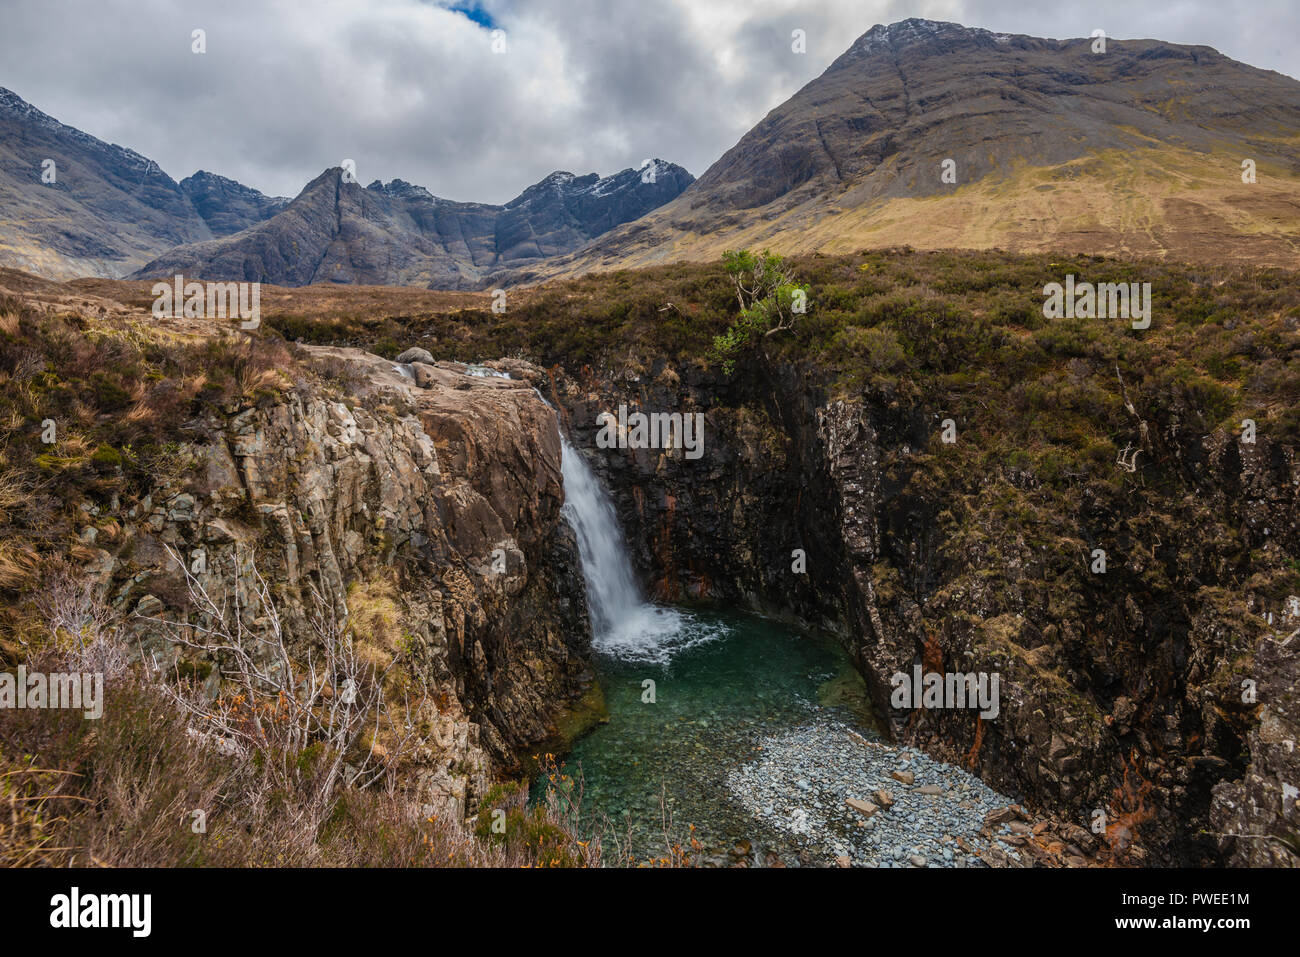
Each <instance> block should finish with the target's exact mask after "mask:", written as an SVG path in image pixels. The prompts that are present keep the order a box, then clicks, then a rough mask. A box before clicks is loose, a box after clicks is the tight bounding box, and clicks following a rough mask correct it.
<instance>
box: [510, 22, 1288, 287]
mask: <svg viewBox="0 0 1300 957" xmlns="http://www.w3.org/2000/svg"><path fill="white" fill-rule="evenodd" d="M1106 43H1107V45H1106V52H1104V53H1094V52H1093V49H1092V47H1093V41H1092V40H1090V39H1087V38H1084V39H1074V40H1063V41H1062V40H1051V39H1041V38H1036V37H1029V36H1016V35H1007V34H995V33H991V32H989V31H987V30H981V29H974V28H967V27H963V26H961V25H959V24H953V23H938V22H934V21H928V20H917V19H912V20H904V21H902V22H900V23H895V24H892V25H890V26H881V25H877V26H875V27H872V29H871V30H870V31H868V32H867V33H866V34H864V35H863V36H862V37H860V38H859V39H858V40H857V41H856V42H855V43H854V44H853V45H852V46H851V47H850V48H849V49H848V50H847V51H846V52H845V53H844V54H842V55H841V56H840V57H839V58H838V59H836V60H835V61H834V62H833V63H832V64H831V65H830V66H829V67H828V68H827V70H826V71H825V72H824V73H823V74H822V75H821V76H820V77H818V78H817V79H815V80H813V81H811V82H810V83H808V84H807V85H806V86H805V87H803V88H802V89H801V90H799V91H798V92H797V93H796V94H795V95H794V96H793V97H791V98H790V99H789V100H787V101H786V102H785V103H783V104H782V105H781V106H779V107H777V108H776V109H774V110H772V111H771V112H770V113H769V114H768V115H767V116H766V117H765V118H764V119H763V120H761V121H760V122H759V123H758V124H757V125H756V126H755V127H754V128H753V129H752V130H751V131H750V132H749V133H747V134H746V135H745V136H744V137H742V138H741V140H740V141H739V142H738V143H737V144H736V145H735V146H734V147H732V148H731V149H730V150H728V151H727V152H726V153H725V154H724V155H723V156H722V157H721V158H720V159H719V160H718V161H717V162H716V163H714V164H713V166H711V167H710V168H709V169H708V170H707V171H705V172H704V173H703V174H702V175H701V176H700V178H699V179H698V180H697V181H696V183H695V184H694V185H693V186H692V187H691V188H690V189H689V190H687V191H686V192H685V193H684V194H683V195H682V196H681V197H679V198H678V199H677V200H676V201H674V202H672V203H669V204H667V205H665V206H664V207H663V208H662V209H659V210H656V211H655V212H653V213H651V214H650V215H649V216H647V217H646V218H645V219H643V220H641V221H638V222H636V223H632V224H629V225H626V226H623V227H620V228H619V229H616V230H613V231H611V232H610V233H609V234H608V235H606V236H604V237H602V238H601V239H600V240H598V241H597V242H595V243H593V244H592V245H591V246H590V247H589V248H587V249H584V250H582V251H581V252H580V253H579V254H576V255H573V256H570V257H566V258H565V259H562V260H559V261H556V262H553V263H547V264H545V269H534V270H531V271H518V272H516V273H515V274H513V275H512V276H511V277H510V278H511V279H513V280H514V281H525V280H535V279H539V278H546V277H548V276H553V275H572V274H578V273H582V272H585V271H588V270H591V269H607V268H623V267H629V266H631V267H635V266H641V265H649V264H653V263H658V262H670V261H674V260H682V259H692V260H701V259H709V258H713V257H716V256H717V255H719V254H720V253H721V251H723V250H724V249H727V248H735V247H740V246H759V245H770V246H772V247H773V248H775V249H779V250H781V251H783V252H810V251H814V250H819V251H823V252H827V253H833V252H850V251H854V250H857V249H860V248H863V247H871V246H887V245H901V244H911V245H914V246H918V247H922V248H945V247H968V248H990V247H1004V248H1010V249H1021V250H1044V249H1066V250H1075V251H1082V252H1095V253H1110V254H1116V255H1154V256H1172V257H1175V258H1178V259H1187V260H1202V261H1205V260H1221V259H1223V258H1225V257H1226V258H1230V259H1240V260H1248V261H1256V262H1268V263H1278V264H1289V263H1294V262H1295V261H1296V260H1297V257H1298V256H1300V199H1298V198H1297V197H1300V162H1297V160H1296V158H1295V157H1296V148H1297V146H1300V82H1297V81H1296V80H1294V79H1292V78H1290V77H1287V76H1283V75H1282V74H1279V73H1275V72H1272V71H1267V70H1260V69H1256V68H1254V67H1250V66H1247V65H1245V64H1242V63H1238V62H1237V61H1235V60H1232V59H1230V58H1228V57H1226V56H1224V55H1222V54H1220V53H1218V52H1216V51H1215V50H1213V49H1211V48H1209V47H1204V46H1182V45H1177V44H1171V43H1164V42H1161V41H1157V40H1115V39H1108V40H1107V41H1106ZM1247 158H1249V159H1253V160H1254V161H1255V163H1256V166H1257V182H1255V183H1253V184H1245V183H1243V182H1242V178H1241V173H1242V170H1241V163H1242V160H1243V159H1247ZM946 159H951V160H952V161H953V164H954V165H953V171H954V173H955V179H956V182H955V183H946V182H944V181H943V178H942V166H941V164H942V163H943V161H944V160H946Z"/></svg>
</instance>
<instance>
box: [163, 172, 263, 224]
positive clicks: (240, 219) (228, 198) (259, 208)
mask: <svg viewBox="0 0 1300 957" xmlns="http://www.w3.org/2000/svg"><path fill="white" fill-rule="evenodd" d="M180 186H181V192H183V193H184V194H185V195H186V196H188V197H189V200H190V204H191V205H192V206H193V207H194V211H195V212H197V213H198V214H199V216H201V217H202V218H203V221H204V222H205V223H207V224H208V229H210V230H211V231H212V235H213V236H218V237H220V236H229V235H230V234H231V233H237V232H239V231H240V230H241V229H247V228H248V227H249V226H252V225H254V224H255V223H260V222H262V220H264V219H270V218H271V217H272V216H274V215H275V214H276V213H278V212H280V210H282V209H284V208H285V207H286V206H288V205H289V199H288V197H285V196H266V195H264V194H262V193H260V192H258V191H257V190H255V189H253V188H252V187H251V186H245V185H244V184H243V183H237V182H235V180H233V179H227V178H226V177H225V176H218V175H217V174H216V173H209V172H207V171H205V170H199V171H198V172H197V173H195V174H194V175H193V176H187V177H185V179H183V180H181V183H180Z"/></svg>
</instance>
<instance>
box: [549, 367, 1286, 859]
mask: <svg viewBox="0 0 1300 957" xmlns="http://www.w3.org/2000/svg"><path fill="white" fill-rule="evenodd" d="M556 395H557V398H558V399H559V401H560V403H561V404H562V406H563V408H564V409H565V415H566V427H567V428H568V429H569V430H570V431H571V433H572V435H573V436H574V441H575V445H576V446H577V447H578V448H580V449H581V450H583V451H584V452H585V453H586V454H587V455H588V457H589V459H590V460H591V461H592V463H593V466H594V467H595V468H596V469H597V470H598V472H599V473H600V474H601V475H602V477H603V479H604V480H605V482H606V483H607V484H608V485H609V487H610V488H611V489H612V490H613V491H614V494H615V497H616V500H617V502H618V505H619V512H620V516H621V517H622V519H623V521H624V525H625V528H626V529H627V532H628V539H629V541H630V542H631V543H632V545H633V549H634V551H635V553H636V559H637V561H638V563H639V564H640V566H641V567H642V569H643V570H644V571H645V573H646V575H647V577H648V578H649V580H650V581H651V582H653V583H654V588H655V589H656V591H657V593H658V595H659V597H661V598H665V599H682V598H686V599H690V598H720V599H726V600H733V601H741V602H744V603H746V604H748V605H750V606H752V607H755V608H758V609H762V610H765V611H768V612H772V613H776V614H781V615H785V616H787V617H794V618H798V619H802V620H803V621H805V622H808V623H810V624H813V625H816V626H820V627H823V628H826V629H829V630H831V631H833V632H835V633H836V634H837V635H839V637H840V639H841V640H842V641H843V642H844V644H845V646H846V647H847V648H848V649H849V650H850V651H851V652H852V654H853V655H854V656H855V659H856V660H857V661H858V663H859V667H860V668H861V670H862V672H863V674H864V676H865V677H866V679H867V682H868V686H869V688H870V690H871V692H872V695H873V697H874V699H875V701H876V705H877V709H878V710H879V712H880V713H881V714H882V715H883V716H885V719H886V720H887V722H888V724H889V727H890V731H891V733H892V734H893V736H894V737H895V738H896V739H898V740H901V741H905V742H907V743H910V744H914V745H918V746H921V747H924V748H925V749H926V750H927V751H929V752H930V753H932V754H935V755H936V756H940V757H943V758H946V759H948V760H951V761H954V762H958V763H962V764H964V765H966V766H968V767H971V768H973V769H975V770H976V771H977V772H978V773H980V774H981V775H982V776H983V777H984V778H985V779H986V780H987V781H989V782H990V783H991V784H993V785H994V786H996V787H998V788H999V789H1000V790H1002V791H1003V792H1004V793H1008V794H1012V795H1014V796H1016V797H1018V798H1020V799H1022V800H1024V801H1026V802H1028V803H1029V804H1031V805H1032V806H1034V807H1037V808H1039V809H1042V810H1045V811H1048V812H1051V813H1053V814H1055V815H1057V816H1058V817H1060V818H1061V819H1062V820H1063V821H1065V822H1067V824H1068V825H1069V826H1073V827H1075V828H1084V829H1089V828H1091V826H1092V824H1093V822H1094V821H1095V820H1097V817H1096V815H1097V813H1098V812H1101V813H1104V814H1105V815H1106V817H1105V821H1104V823H1105V834H1104V837H1105V843H1104V845H1103V846H1104V847H1105V851H1104V853H1106V854H1108V855H1110V856H1111V857H1113V858H1114V859H1116V860H1122V861H1125V862H1128V863H1146V864H1189V863H1210V862H1215V861H1226V860H1229V859H1230V860H1233V861H1260V862H1262V861H1266V860H1267V861H1270V862H1278V861H1279V860H1280V859H1281V858H1283V857H1286V855H1287V852H1286V851H1285V850H1284V847H1285V842H1286V841H1292V842H1294V838H1295V825H1294V823H1293V822H1294V814H1295V807H1294V800H1295V796H1294V793H1293V792H1292V791H1289V790H1287V789H1286V787H1285V785H1286V784H1288V783H1290V784H1294V777H1295V764H1294V762H1295V760H1296V759H1295V757H1294V747H1293V746H1294V741H1295V734H1294V731H1295V728H1294V716H1293V715H1290V712H1292V711H1294V702H1293V698H1294V695H1293V692H1292V691H1291V690H1290V682H1291V681H1292V679H1293V678H1294V674H1295V671H1296V668H1297V655H1296V651H1295V649H1294V648H1292V647H1291V646H1293V645H1295V644H1296V641H1295V640H1292V641H1291V642H1290V643H1289V644H1287V643H1285V642H1283V641H1281V640H1280V639H1281V638H1282V637H1284V636H1285V635H1286V634H1289V633H1290V632H1292V631H1294V629H1295V627H1296V624H1297V623H1300V619H1296V618H1294V617H1290V616H1293V614H1294V611H1293V610H1292V609H1291V608H1290V606H1287V605H1286V601H1285V600H1283V599H1279V598H1278V597H1277V594H1276V589H1273V588H1270V584H1269V583H1270V573H1269V572H1267V571H1266V569H1267V568H1269V567H1277V566H1280V565H1283V564H1284V563H1285V561H1286V556H1288V555H1290V556H1294V555H1296V554H1297V550H1298V549H1300V541H1297V539H1296V534H1297V532H1296V529H1297V527H1298V526H1297V521H1296V520H1297V507H1298V505H1300V501H1298V497H1297V492H1296V490H1297V487H1298V486H1300V458H1298V457H1297V451H1296V449H1295V448H1293V447H1290V446H1285V445H1280V444H1278V443H1277V442H1275V441H1271V440H1269V439H1267V438H1262V437H1261V438H1260V440H1259V442H1258V444H1256V445H1254V446H1244V445H1241V444H1240V443H1239V442H1238V441H1237V440H1236V439H1235V438H1234V437H1233V436H1231V435H1228V434H1223V433H1215V434H1211V435H1203V436H1202V435H1196V434H1194V430H1191V429H1188V428H1186V425H1185V422H1180V421H1178V419H1177V417H1176V416H1174V417H1172V418H1171V419H1169V420H1166V421H1161V422H1158V423H1152V425H1153V428H1154V435H1153V443H1155V444H1156V445H1157V446H1159V447H1160V449H1161V450H1162V453H1164V454H1167V455H1168V456H1169V457H1170V458H1171V459H1173V460H1176V461H1178V462H1180V463H1182V464H1181V465H1180V466H1179V467H1178V471H1179V472H1180V475H1179V477H1178V478H1177V479H1175V480H1174V481H1173V482H1172V483H1171V484H1164V483H1162V487H1161V488H1159V489H1158V490H1157V489H1142V490H1140V491H1138V492H1136V493H1133V497H1129V496H1128V495H1121V494H1117V495H1114V496H1111V497H1091V496H1085V497H1083V498H1082V500H1079V501H1077V502H1075V503H1074V504H1073V507H1072V508H1071V509H1070V511H1069V512H1068V513H1067V514H1064V515H1058V516H1054V517H1053V518H1052V519H1050V520H1047V519H1046V518H1045V515H1038V516H1022V517H1021V518H1019V519H1018V520H1012V521H1008V520H1007V517H1006V516H1004V515H1001V514H1000V513H999V510H998V507H997V505H996V501H997V490H998V487H999V485H1000V484H1001V483H1002V482H1004V481H1006V479H1004V478H1002V477H999V476H994V475H990V476H987V477H986V480H983V481H981V480H980V479H979V478H978V477H975V476H971V475H970V474H969V473H968V472H965V471H963V472H961V473H959V474H953V475H947V476H945V475H944V474H943V473H942V471H938V472H936V470H935V469H934V468H932V467H930V465H932V464H933V462H932V457H934V456H936V455H937V453H938V450H937V449H936V448H935V446H936V445H937V439H936V435H937V428H938V426H937V423H935V422H933V421H931V419H930V415H929V414H927V413H926V412H925V411H924V410H922V409H919V408H912V407H909V406H908V404H907V403H902V402H899V401H897V399H894V398H891V397H890V396H889V395H883V394H882V395H874V394H873V395H861V396H858V397H853V398H849V399H841V400H836V401H830V400H828V398H827V397H826V396H825V395H824V394H823V393H822V391H821V386H820V384H819V382H818V380H817V379H816V378H815V377H813V376H810V375H808V374H806V373H805V372H804V371H802V370H797V369H794V368H790V367H785V368H782V369H780V370H779V371H778V372H777V374H776V379H775V381H774V382H773V383H772V388H771V391H770V393H766V394H752V395H750V394H743V393H738V392H737V391H736V387H735V386H733V385H732V384H730V383H729V382H728V381H727V380H725V379H723V378H722V377H721V376H719V375H716V374H710V373H706V372H703V371H698V370H678V369H675V368H673V367H672V366H671V365H669V364H666V363H663V362H660V363H658V364H657V365H654V366H652V367H651V368H650V369H648V370H642V371H638V372H635V373H627V372H623V373H613V374H611V373H602V374H595V373H589V375H588V378H586V379H582V380H575V379H567V378H564V377H559V378H558V379H557V386H556ZM619 403H627V404H628V405H629V407H630V408H640V409H641V410H643V411H647V412H650V411H672V412H676V411H681V412H687V411H694V410H699V411H703V412H705V414H706V418H705V422H706V427H705V433H706V446H705V449H706V451H705V455H704V456H703V457H702V458H700V459H698V460H695V461H692V460H689V459H687V458H685V457H684V456H683V455H682V453H681V451H680V450H669V451H660V450H646V449H641V450H618V449H605V450H602V449H598V448H597V447H596V442H595V436H596V432H597V427H596V416H597V415H598V414H599V413H600V412H603V411H613V410H614V409H615V408H616V406H617V405H618V404H619ZM927 460H931V461H930V462H929V464H927ZM1011 481H1013V482H1014V481H1021V482H1027V483H1030V484H1031V485H1032V483H1033V481H1034V480H1033V478H1032V476H1029V475H1025V476H1022V477H1021V479H1018V480H1017V479H1016V478H1015V476H1014V475H1012V476H1011ZM1045 520H1046V521H1050V523H1051V525H1052V529H1053V536H1054V538H1053V540H1054V541H1057V542H1058V543H1059V542H1060V541H1064V543H1065V544H1064V546H1063V549H1057V548H1056V547H1055V546H1053V547H1052V548H1048V547H1047V546H1046V544H1044V542H1045V541H1046V540H1045V539H1043V540H1041V541H1040V534H1039V532H1041V530H1042V528H1041V526H1040V525H1039V523H1041V522H1043V521H1045ZM1099 541H1103V542H1105V544H1106V546H1107V549H1108V551H1109V562H1110V564H1109V567H1108V569H1107V572H1106V573H1105V575H1100V574H1095V573H1093V572H1091V571H1090V566H1089V555H1090V550H1091V549H1092V548H1093V547H1094V545H1095V544H1096V543H1097V542H1099ZM1071 542H1074V543H1075V546H1074V547H1071V546H1070V543H1071ZM1242 543H1244V545H1245V547H1246V548H1248V549H1251V550H1255V551H1254V552H1253V553H1255V554H1257V555H1258V556H1259V557H1257V558H1256V559H1254V560H1253V562H1252V563H1246V562H1243V556H1242V553H1241V547H1242ZM795 549H802V550H803V553H804V556H805V560H806V573H804V574H800V573H799V572H798V571H797V570H796V567H795V566H796V561H797V555H796V553H795V551H794V550H795ZM1076 553H1077V554H1076ZM916 665H921V666H922V667H923V668H924V669H925V671H938V672H979V671H984V672H997V673H999V674H1000V675H1001V701H1000V712H999V714H998V715H997V717H996V718H992V719H990V720H980V719H979V718H977V717H976V715H975V713H974V712H973V711H970V710H925V711H911V710H900V709H898V708H895V707H893V706H892V705H891V701H890V692H891V686H890V677H891V675H893V674H894V673H895V672H904V673H909V674H910V673H911V671H912V669H913V667H914V666H916ZM1252 676H1253V679H1254V680H1255V681H1256V683H1257V684H1258V699H1257V700H1258V701H1259V702H1265V701H1267V702H1268V703H1267V704H1265V705H1263V706H1262V707H1259V708H1258V710H1257V705H1256V703H1255V701H1256V699H1254V698H1250V696H1249V695H1247V696H1246V697H1247V698H1250V700H1244V699H1243V687H1244V686H1243V684H1242V682H1243V681H1245V680H1247V679H1251V678H1252ZM1289 715H1290V716H1289ZM1261 716H1262V723H1261V722H1260V718H1261ZM1252 729H1253V730H1252ZM1220 781H1224V782H1228V781H1237V783H1235V784H1230V783H1224V784H1222V785H1220V787H1219V788H1218V789H1217V790H1216V791H1215V798H1214V802H1215V803H1214V815H1213V817H1214V821H1215V822H1216V823H1214V824H1212V823H1211V788H1212V787H1213V786H1214V785H1215V783H1216V782H1220ZM1211 828H1213V829H1214V830H1215V831H1217V832H1218V834H1219V835H1221V836H1214V835H1210V834H1207V833H1204V832H1206V831H1208V830H1210V829H1211ZM1076 833H1081V834H1082V836H1084V837H1086V836H1087V834H1088V833H1089V832H1088V831H1087V830H1085V831H1083V832H1076ZM1261 833H1268V834H1272V835H1274V837H1272V838H1265V839H1261V838H1259V837H1245V836H1241V837H1238V835H1258V834H1261Z"/></svg>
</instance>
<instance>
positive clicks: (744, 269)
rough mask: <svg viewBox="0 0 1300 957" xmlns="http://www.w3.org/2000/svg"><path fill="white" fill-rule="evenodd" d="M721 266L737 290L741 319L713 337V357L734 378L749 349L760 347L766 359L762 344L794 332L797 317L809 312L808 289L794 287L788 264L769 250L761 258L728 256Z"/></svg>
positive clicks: (737, 253) (743, 254)
mask: <svg viewBox="0 0 1300 957" xmlns="http://www.w3.org/2000/svg"><path fill="white" fill-rule="evenodd" d="M722 263H723V265H724V266H725V267H726V269H727V276H728V277H729V278H730V279H731V282H732V284H733V285H734V286H735V287H736V301H737V302H739V303H740V317H739V318H738V319H737V320H736V321H735V322H733V323H732V324H731V327H730V328H728V329H727V331H726V332H725V333H723V334H722V335H720V336H714V338H713V357H714V358H715V359H718V360H720V361H721V362H722V368H723V371H724V372H726V373H727V375H731V373H732V371H733V370H734V369H735V367H736V360H737V359H738V358H739V357H740V355H741V354H742V353H743V352H744V351H745V350H746V349H750V348H754V347H757V348H758V349H759V351H760V352H762V354H763V358H764V359H765V360H766V359H767V352H766V350H764V349H763V342H764V341H765V340H766V339H767V337H768V336H772V335H775V334H776V333H778V332H783V331H785V330H788V329H793V328H794V326H795V322H796V321H797V319H796V317H798V316H799V315H802V314H803V313H804V312H805V311H806V309H807V303H808V287H807V286H800V285H798V284H797V283H795V282H794V279H793V277H792V276H791V275H790V271H789V268H788V267H787V266H786V263H785V260H784V259H782V258H781V257H780V256H777V255H774V254H773V253H771V252H768V251H767V250H766V249H765V250H763V253H762V255H756V254H754V253H751V252H750V251H749V250H748V249H741V250H736V251H732V252H726V253H723V254H722Z"/></svg>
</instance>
